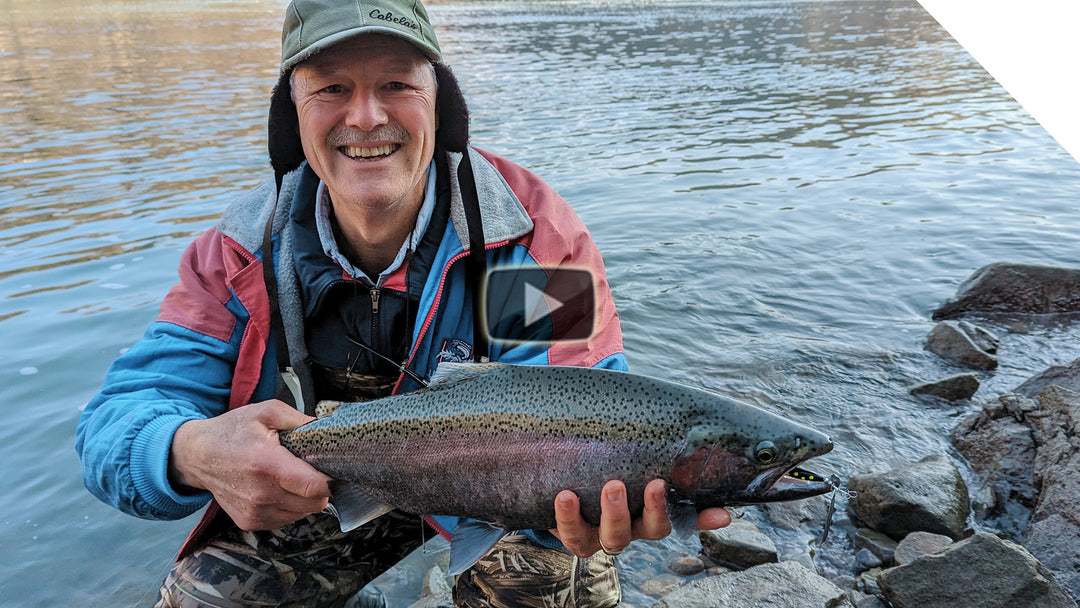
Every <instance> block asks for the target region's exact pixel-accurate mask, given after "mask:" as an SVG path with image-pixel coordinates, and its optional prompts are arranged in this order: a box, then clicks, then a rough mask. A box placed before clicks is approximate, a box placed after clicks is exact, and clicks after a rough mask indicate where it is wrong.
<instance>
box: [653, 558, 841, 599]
mask: <svg viewBox="0 0 1080 608" xmlns="http://www.w3.org/2000/svg"><path fill="white" fill-rule="evenodd" d="M726 606H738V607H739V608H842V607H852V606H854V604H853V603H852V602H851V600H850V599H849V598H848V596H847V594H846V593H845V592H844V590H843V589H841V588H839V587H837V586H836V585H834V584H832V583H830V582H829V581H828V580H826V579H824V578H822V577H821V576H818V574H816V573H815V572H812V571H810V570H807V569H806V567H805V566H803V565H801V564H798V563H796V562H780V563H775V564H763V565H761V566H755V567H753V568H750V569H749V570H744V571H742V572H731V573H728V574H721V575H719V576H709V577H706V578H702V579H698V580H696V581H692V582H690V583H688V584H686V585H684V586H683V587H681V588H679V589H677V590H676V591H674V592H672V593H670V594H668V595H666V596H664V597H663V598H661V599H660V601H658V602H656V603H655V604H653V608H676V607H677V608H721V607H726Z"/></svg>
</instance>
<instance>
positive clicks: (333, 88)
mask: <svg viewBox="0 0 1080 608" xmlns="http://www.w3.org/2000/svg"><path fill="white" fill-rule="evenodd" d="M323 92H324V93H330V94H331V95H337V94H339V93H344V92H345V87H344V86H342V85H340V84H332V85H330V86H327V87H323Z"/></svg>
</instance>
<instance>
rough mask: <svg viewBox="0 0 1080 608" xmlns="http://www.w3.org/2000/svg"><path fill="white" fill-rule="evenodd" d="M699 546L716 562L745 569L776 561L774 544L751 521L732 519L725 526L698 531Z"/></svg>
mask: <svg viewBox="0 0 1080 608" xmlns="http://www.w3.org/2000/svg"><path fill="white" fill-rule="evenodd" d="M699 537H700V538H701V547H702V550H703V551H704V552H705V555H708V556H709V557H710V558H711V559H713V560H715V561H716V562H717V563H720V564H725V565H731V566H735V567H737V568H749V567H751V566H757V565H760V564H766V563H770V562H775V561H776V560H777V552H776V545H775V544H774V543H773V541H772V539H771V538H769V537H768V536H765V535H764V534H762V532H761V530H758V528H757V526H755V525H754V524H752V523H750V522H748V521H746V520H743V519H736V520H734V521H732V522H731V524H730V525H728V526H727V527H725V528H720V529H718V530H705V531H702V532H701V533H700V534H699Z"/></svg>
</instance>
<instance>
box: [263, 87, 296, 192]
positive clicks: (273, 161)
mask: <svg viewBox="0 0 1080 608" xmlns="http://www.w3.org/2000/svg"><path fill="white" fill-rule="evenodd" d="M289 74H290V73H289V72H286V73H285V74H282V75H281V78H280V79H279V80H278V83H277V86H275V87H274V92H273V94H272V95H271V96H270V116H269V124H268V125H267V127H268V128H267V140H268V142H267V143H268V147H269V151H270V166H271V167H273V169H274V172H275V173H277V174H279V175H284V174H286V173H289V172H290V171H292V170H293V169H296V168H297V167H299V166H300V164H301V163H303V162H304V147H303V145H302V144H301V143H300V123H299V121H298V119H297V118H296V106H295V105H293V102H292V86H291V85H290V84H289Z"/></svg>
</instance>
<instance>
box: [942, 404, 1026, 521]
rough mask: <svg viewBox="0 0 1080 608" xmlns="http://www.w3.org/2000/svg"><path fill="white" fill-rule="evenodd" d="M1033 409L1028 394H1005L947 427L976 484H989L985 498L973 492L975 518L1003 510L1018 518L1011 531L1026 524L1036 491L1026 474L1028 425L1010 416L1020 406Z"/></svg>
mask: <svg viewBox="0 0 1080 608" xmlns="http://www.w3.org/2000/svg"><path fill="white" fill-rule="evenodd" d="M1019 401H1024V402H1026V403H1024V404H1020V403H1018V402H1019ZM1037 408H1038V405H1037V404H1036V403H1035V402H1034V401H1032V400H1030V399H1024V398H1022V397H1019V396H1015V395H1014V396H1009V395H1005V396H1002V397H1000V398H999V399H998V400H996V401H991V402H989V403H987V404H985V405H984V406H983V410H982V411H981V412H978V413H974V414H971V415H969V416H967V417H965V418H964V419H963V420H961V421H960V424H958V425H957V426H956V428H955V429H953V432H952V434H951V436H950V439H951V440H952V444H953V445H954V446H955V447H956V449H957V451H959V452H960V454H961V455H963V456H964V458H965V459H967V461H968V464H969V465H971V469H972V470H973V471H974V472H975V473H976V475H978V478H979V481H980V483H981V486H982V488H988V489H989V493H988V495H987V496H985V497H984V493H983V492H982V491H979V492H977V495H978V496H980V499H979V501H978V504H977V505H976V513H975V514H976V516H977V517H979V518H980V519H984V520H986V519H989V518H992V517H1000V516H1005V515H1007V516H1008V518H1014V519H1015V520H1017V521H1020V522H1022V524H1021V525H1020V526H1019V527H1018V529H1017V531H1019V530H1022V529H1023V528H1025V527H1026V521H1027V518H1028V516H1029V510H1030V509H1031V508H1032V507H1034V506H1035V498H1036V495H1037V491H1036V489H1035V485H1034V481H1033V474H1032V472H1033V470H1034V466H1035V437H1034V435H1033V433H1032V431H1031V428H1030V427H1029V426H1028V425H1027V424H1024V423H1022V422H1018V421H1017V419H1016V418H1017V413H1019V414H1020V415H1021V416H1022V415H1023V412H1024V411H1032V410H1034V409H1037ZM1014 412H1015V413H1014ZM980 490H981V488H980ZM1008 518H1006V519H1005V520H1003V522H1004V523H1005V524H1006V527H1017V526H1016V525H1015V524H1010V523H1009V521H1008Z"/></svg>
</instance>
